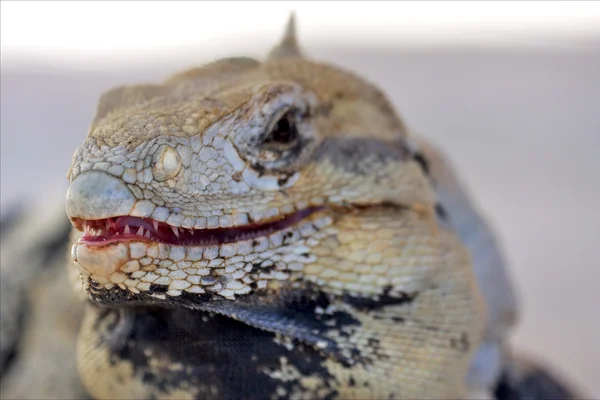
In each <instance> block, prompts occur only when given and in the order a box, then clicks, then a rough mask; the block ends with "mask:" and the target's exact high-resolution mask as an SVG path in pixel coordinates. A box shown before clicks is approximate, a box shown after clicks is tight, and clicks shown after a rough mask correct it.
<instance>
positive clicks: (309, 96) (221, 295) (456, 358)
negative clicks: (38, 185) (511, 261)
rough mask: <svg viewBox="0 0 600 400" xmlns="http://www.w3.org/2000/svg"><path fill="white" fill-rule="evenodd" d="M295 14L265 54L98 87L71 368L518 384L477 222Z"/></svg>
mask: <svg viewBox="0 0 600 400" xmlns="http://www.w3.org/2000/svg"><path fill="white" fill-rule="evenodd" d="M293 31H294V29H293V20H292V22H291V24H290V26H289V27H288V30H287V32H286V35H285V36H284V39H283V41H282V42H281V44H280V45H278V46H277V47H275V49H274V50H272V51H271V53H270V54H269V57H268V59H267V60H265V61H263V62H259V61H256V60H252V59H249V58H229V59H224V60H220V61H216V62H214V63H211V64H208V65H205V66H202V67H199V68H194V69H192V70H189V71H186V72H183V73H180V74H176V75H174V76H172V77H170V78H168V79H167V80H166V81H165V82H163V83H161V84H146V85H135V86H124V87H120V88H116V89H113V90H110V91H109V92H107V93H105V94H104V95H103V96H102V97H101V99H100V102H99V105H98V109H97V112H96V115H95V117H94V120H93V122H92V126H91V127H90V130H89V134H88V137H87V139H86V141H85V143H84V144H83V146H82V147H80V148H79V149H78V150H77V151H76V152H75V154H74V156H73V162H72V165H71V168H70V169H69V171H68V173H67V177H68V179H69V180H70V187H69V191H68V193H67V214H68V216H69V219H70V222H71V223H72V225H73V226H74V229H73V231H72V234H71V237H70V244H71V256H70V261H69V274H70V275H71V277H72V278H73V281H74V282H75V288H76V291H77V292H78V294H79V295H80V297H82V298H84V299H86V301H84V302H85V306H84V307H85V310H84V311H83V314H84V316H83V320H82V323H81V328H80V332H79V335H78V339H77V368H78V371H79V375H80V377H81V381H82V383H83V386H84V387H85V389H86V390H87V392H88V393H89V394H90V395H91V396H92V397H93V398H178V399H180V398H202V399H206V398H464V397H473V396H479V397H486V398H494V397H498V396H497V393H496V392H497V388H498V387H500V386H499V385H500V384H501V383H502V384H504V386H502V388H503V390H504V391H503V392H502V394H503V395H506V393H510V394H511V395H515V396H516V397H515V398H519V397H518V394H519V392H518V390H515V389H514V387H516V386H518V384H517V383H515V382H518V379H519V378H514V377H513V378H511V379H512V381H510V384H509V383H506V382H505V381H506V378H504V375H502V374H503V373H504V374H505V373H506V366H507V365H508V359H507V355H506V354H505V351H504V346H503V344H504V339H505V336H506V333H507V332H508V329H509V328H510V326H511V325H512V324H513V323H514V319H515V308H516V303H515V299H514V295H513V293H512V291H511V287H510V282H509V280H508V277H507V276H506V274H505V270H504V265H503V261H502V258H501V256H500V254H499V252H498V249H497V245H496V243H495V242H494V238H493V235H492V234H491V232H490V231H489V229H488V228H487V225H486V224H485V222H484V221H483V220H481V218H480V217H479V215H478V213H477V212H476V210H475V209H474V207H473V206H472V204H471V203H470V201H469V199H468V198H467V197H466V195H465V194H464V192H463V189H462V188H461V186H460V183H459V182H458V180H457V179H456V177H455V176H454V173H453V171H452V170H451V169H450V168H449V166H448V163H447V161H446V160H444V159H443V158H442V157H441V156H440V155H439V153H438V151H437V150H435V149H434V148H433V147H432V146H431V145H430V144H429V143H427V142H426V141H425V140H424V139H421V138H418V137H416V136H414V135H413V134H412V133H410V132H409V131H408V130H407V128H406V127H405V126H404V124H403V122H402V121H401V119H400V118H399V116H398V115H397V114H396V112H395V111H394V109H393V107H392V106H391V104H390V103H389V102H388V100H387V99H386V97H385V95H384V94H383V93H382V92H381V91H380V90H379V89H378V88H376V87H375V86H373V85H372V84H370V83H368V82H367V81H365V80H364V79H362V78H360V77H358V76H356V75H354V74H352V73H350V72H347V71H344V70H342V69H339V68H337V67H332V66H329V65H324V64H320V63H315V62H312V61H309V60H307V59H305V58H304V57H303V56H302V55H301V54H300V52H299V46H298V45H297V43H296V41H295V37H294V32H293ZM480 289H483V290H480ZM511 390H512V391H511ZM538 393H541V392H538Z"/></svg>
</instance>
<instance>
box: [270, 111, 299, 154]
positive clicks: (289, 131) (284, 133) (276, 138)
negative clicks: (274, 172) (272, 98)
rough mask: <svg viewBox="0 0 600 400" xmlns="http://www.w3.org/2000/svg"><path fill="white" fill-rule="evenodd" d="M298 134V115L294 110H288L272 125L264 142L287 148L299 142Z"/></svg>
mask: <svg viewBox="0 0 600 400" xmlns="http://www.w3.org/2000/svg"><path fill="white" fill-rule="evenodd" d="M298 136H299V134H298V128H297V126H296V117H295V115H294V113H293V112H292V111H287V112H286V113H284V114H283V115H282V116H281V117H279V119H277V120H276V122H275V124H274V125H272V127H271V130H270V131H269V133H268V134H267V136H266V137H265V138H264V140H263V144H264V145H266V146H267V147H269V148H273V149H278V150H285V149H287V148H289V147H291V146H293V145H295V144H296V143H297V141H298Z"/></svg>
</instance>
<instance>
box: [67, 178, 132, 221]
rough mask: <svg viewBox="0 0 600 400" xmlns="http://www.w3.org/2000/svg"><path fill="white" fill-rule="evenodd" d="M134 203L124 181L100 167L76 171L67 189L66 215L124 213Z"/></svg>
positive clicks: (92, 217)
mask: <svg viewBox="0 0 600 400" xmlns="http://www.w3.org/2000/svg"><path fill="white" fill-rule="evenodd" d="M135 203H136V198H135V196H134V195H133V193H131V191H130V190H129V188H128V187H127V185H126V183H125V182H123V181H122V180H121V179H119V178H117V177H114V176H112V175H109V174H108V173H106V172H102V171H86V172H83V173H81V174H79V175H78V176H77V177H76V178H75V179H74V180H73V182H71V185H70V186H69V189H68V191H67V215H68V216H69V218H70V219H71V220H73V218H80V219H85V220H95V219H104V218H110V217H115V216H119V215H128V214H129V213H130V212H131V210H132V209H133V206H134V205H135Z"/></svg>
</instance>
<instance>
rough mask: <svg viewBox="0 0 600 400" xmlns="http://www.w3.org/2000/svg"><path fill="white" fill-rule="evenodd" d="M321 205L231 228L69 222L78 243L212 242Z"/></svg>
mask: <svg viewBox="0 0 600 400" xmlns="http://www.w3.org/2000/svg"><path fill="white" fill-rule="evenodd" d="M323 209H324V207H322V206H321V207H309V208H306V209H304V210H300V211H297V212H294V213H292V214H289V215H285V216H282V217H280V218H277V219H275V220H270V221H265V222H259V223H253V224H248V225H243V226H237V227H232V228H214V229H186V228H180V227H175V226H172V225H169V224H166V223H164V222H158V221H155V220H153V219H150V218H140V217H132V216H129V215H127V216H118V217H111V218H104V219H97V220H85V219H79V218H74V219H73V220H72V222H73V225H74V226H75V227H76V228H77V229H78V230H80V231H83V232H84V235H83V236H82V237H81V238H80V239H79V243H83V244H86V245H88V246H105V245H107V244H110V243H115V242H128V241H146V242H159V243H166V244H170V245H179V246H214V245H219V244H225V243H232V242H238V241H242V240H251V239H255V238H258V237H263V236H267V235H269V234H271V233H273V232H276V231H280V230H283V229H286V228H288V227H290V226H292V225H294V224H296V223H298V222H299V221H301V220H303V219H305V218H307V217H309V216H310V215H312V214H314V213H316V212H319V211H321V210H323Z"/></svg>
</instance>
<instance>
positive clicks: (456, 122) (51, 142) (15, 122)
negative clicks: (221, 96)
mask: <svg viewBox="0 0 600 400" xmlns="http://www.w3.org/2000/svg"><path fill="white" fill-rule="evenodd" d="M0 6H1V12H0V14H1V49H2V60H1V63H2V64H1V65H2V71H1V92H2V93H1V118H0V121H1V209H2V213H5V212H6V210H8V209H9V208H10V207H12V206H13V205H15V204H17V203H20V202H21V201H22V200H23V199H24V198H27V199H31V200H32V201H33V200H37V201H45V200H47V199H51V198H53V199H54V198H56V199H60V197H61V196H63V195H64V192H65V190H66V183H67V182H66V178H65V174H66V171H67V168H68V167H69V164H70V160H71V155H72V153H73V151H74V150H75V149H76V147H78V146H79V145H80V144H81V143H82V142H83V140H84V138H85V136H86V133H87V129H88V125H89V123H90V121H91V118H92V115H93V113H94V111H95V106H96V101H97V99H98V97H99V95H100V94H101V93H102V92H103V91H105V90H106V89H108V88H109V87H112V86H116V85H120V84H124V83H140V82H155V81H159V80H161V79H163V78H164V77H166V75H169V74H171V73H173V72H175V71H178V70H181V69H185V68H187V67H189V66H191V65H198V64H202V63H205V62H207V61H211V60H212V59H215V58H220V57H226V56H232V55H246V56H251V57H256V58H261V57H263V56H264V55H265V54H266V52H267V51H268V50H269V48H270V47H271V46H272V45H273V44H274V43H275V42H277V41H278V40H279V38H280V36H281V35H282V31H283V27H284V25H285V22H286V20H287V18H288V15H289V11H290V10H295V11H296V16H297V21H298V30H299V38H300V42H301V45H302V47H303V48H304V51H305V53H306V54H308V55H309V56H310V57H312V58H314V59H316V60H320V61H325V62H328V63H333V64H336V65H339V66H343V67H345V68H346V69H350V70H353V71H355V72H357V73H359V74H361V75H362V76H364V77H366V78H368V79H369V80H370V81H372V82H374V83H376V84H377V85H378V86H380V87H381V88H382V89H384V91H385V92H386V93H387V95H388V96H389V98H390V99H391V100H392V102H393V103H394V104H395V106H396V107H397V109H398V110H399V112H400V114H401V115H402V116H403V117H404V119H405V121H406V122H407V124H408V125H409V126H410V127H411V128H412V129H413V130H415V131H416V132H419V133H422V134H423V135H424V136H426V137H428V138H430V139H432V140H434V141H435V142H437V143H438V145H439V146H441V147H442V148H443V149H445V151H446V153H447V155H448V156H449V157H450V158H451V159H452V160H453V162H454V164H455V167H456V168H457V169H458V170H459V171H460V173H461V176H462V177H463V179H464V180H465V182H466V183H467V185H468V187H469V188H470V191H471V193H472V195H473V197H474V198H475V200H476V201H477V203H478V204H479V205H480V206H481V207H482V209H483V210H484V212H485V214H486V215H487V217H488V218H489V220H490V221H491V222H492V224H493V225H494V226H495V228H496V230H497V233H498V235H499V237H500V240H501V242H502V244H503V247H504V249H505V251H506V257H507V259H508V261H509V262H510V268H511V273H512V276H513V280H514V282H515V284H516V285H517V288H518V292H519V294H520V299H521V301H522V308H521V321H520V323H519V325H518V327H517V329H516V330H515V332H514V335H513V337H512V338H511V341H512V342H513V344H514V345H515V346H516V347H518V348H520V349H525V350H527V352H528V353H533V354H536V355H537V356H538V358H540V359H541V360H543V361H545V362H547V363H548V364H549V365H551V366H552V367H553V368H554V369H556V370H558V371H560V372H561V373H563V374H564V375H566V376H567V377H568V378H569V379H570V380H571V381H573V382H574V383H575V384H578V385H580V386H581V387H582V388H584V390H586V391H587V393H589V394H591V395H592V397H595V398H600V379H599V378H600V372H599V371H600V369H599V367H598V365H600V364H599V363H600V345H598V338H599V337H600V317H599V315H600V311H599V305H600V285H599V283H598V282H599V281H600V268H599V267H600V265H599V262H598V258H597V257H598V248H600V240H599V237H600V212H599V211H598V210H599V208H598V207H599V205H600V178H599V177H598V173H599V172H600V157H599V156H598V151H599V148H600V3H598V2H464V3H463V2H423V3H412V2H384V3H377V2H368V3H360V2H348V3H342V2H335V3H327V2H319V3H317V2H300V3H296V2H289V3H286V2H277V3H276V2H265V3H252V2H244V3H233V2H223V3H222V4H218V3H209V2H181V3H178V2H169V3H166V2H165V3H161V2H131V3H130V2H6V1H2V3H1V4H0ZM58 201H60V200H58Z"/></svg>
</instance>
